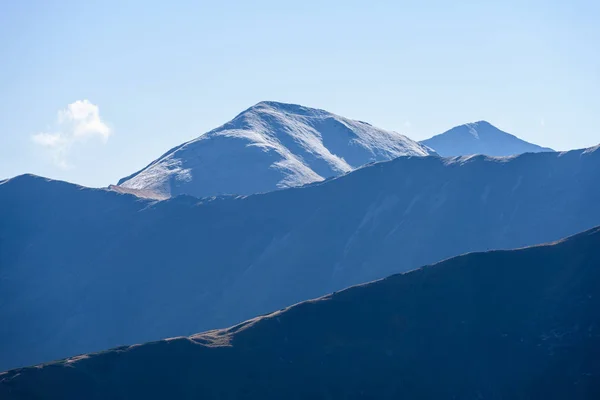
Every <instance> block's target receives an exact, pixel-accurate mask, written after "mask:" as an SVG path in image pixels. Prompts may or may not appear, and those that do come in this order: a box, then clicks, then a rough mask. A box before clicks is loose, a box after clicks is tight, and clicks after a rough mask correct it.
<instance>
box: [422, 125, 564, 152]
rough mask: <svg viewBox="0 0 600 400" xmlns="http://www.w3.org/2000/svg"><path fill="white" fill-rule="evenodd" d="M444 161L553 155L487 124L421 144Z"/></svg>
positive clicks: (456, 130)
mask: <svg viewBox="0 0 600 400" xmlns="http://www.w3.org/2000/svg"><path fill="white" fill-rule="evenodd" d="M421 143H422V144H425V145H426V146H429V147H430V148H432V149H433V150H435V151H436V152H437V153H438V154H439V155H441V156H443V157H450V156H463V155H471V154H486V155H490V156H512V155H516V154H522V153H538V152H543V151H553V150H552V149H549V148H546V147H541V146H538V145H536V144H533V143H529V142H526V141H524V140H522V139H519V138H518V137H516V136H514V135H511V134H510V133H507V132H504V131H502V130H500V129H498V128H496V127H495V126H494V125H492V124H490V123H489V122H487V121H477V122H470V123H467V124H464V125H459V126H456V127H454V128H452V129H450V130H448V131H446V132H444V133H442V134H439V135H436V136H434V137H432V138H430V139H427V140H424V141H422V142H421Z"/></svg>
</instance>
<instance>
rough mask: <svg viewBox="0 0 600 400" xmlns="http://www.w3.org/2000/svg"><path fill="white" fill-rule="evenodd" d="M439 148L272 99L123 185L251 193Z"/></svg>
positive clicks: (169, 192)
mask: <svg viewBox="0 0 600 400" xmlns="http://www.w3.org/2000/svg"><path fill="white" fill-rule="evenodd" d="M429 154H433V151H432V150H431V149H429V148H427V147H426V146H423V145H421V144H419V143H417V142H415V141H413V140H411V139H409V138H407V137H406V136H404V135H401V134H399V133H396V132H391V131H386V130H383V129H379V128H375V127H373V126H371V125H369V124H367V123H365V122H361V121H353V120H350V119H347V118H343V117H340V116H338V115H335V114H331V113H329V112H327V111H323V110H317V109H314V108H308V107H303V106H299V105H295V104H284V103H277V102H272V101H265V102H261V103H258V104H256V105H255V106H253V107H250V108H249V109H247V110H246V111H244V112H242V113H241V114H239V115H238V116H237V117H235V118H234V119H233V120H231V121H230V122H228V123H226V124H225V125H223V126H221V127H219V128H216V129H214V130H212V131H210V132H208V133H206V134H204V135H201V136H200V137H198V138H196V139H194V140H192V141H189V142H187V143H184V144H182V145H180V146H177V147H175V148H173V149H171V150H170V151H168V152H167V153H165V154H164V155H162V156H161V157H160V158H158V159H157V160H155V161H153V162H152V163H150V165H148V166H147V167H146V168H144V169H142V170H141V171H139V172H136V173H135V174H133V175H130V176H128V177H126V178H123V179H121V180H120V181H119V183H118V185H119V186H121V187H123V188H128V189H143V190H146V191H151V192H154V193H156V194H157V196H162V197H165V196H175V195H179V194H188V195H192V196H197V197H205V196H214V195H221V194H252V193H261V192H269V191H272V190H275V189H278V188H286V187H292V186H301V185H304V184H307V183H312V182H318V181H322V180H323V179H325V178H330V177H334V176H338V175H341V174H344V173H346V172H349V171H352V170H353V169H355V168H357V167H360V166H362V165H364V164H367V163H370V162H373V161H384V160H390V159H392V158H396V157H398V156H404V155H413V156H425V155H429Z"/></svg>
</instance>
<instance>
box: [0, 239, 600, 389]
mask: <svg viewBox="0 0 600 400" xmlns="http://www.w3.org/2000/svg"><path fill="white" fill-rule="evenodd" d="M599 266H600V228H595V229H593V230H590V231H587V232H584V233H581V234H579V235H577V236H574V237H571V238H568V239H566V240H562V241H560V242H558V243H555V244H551V245H543V246H537V247H530V248H526V249H521V250H512V251H492V252H487V253H471V254H467V255H464V256H460V257H457V258H453V259H450V260H447V261H444V262H442V263H439V264H436V265H433V266H428V267H424V268H421V269H417V270H414V271H411V272H408V273H405V274H402V275H394V276H391V277H389V278H386V279H383V280H380V281H376V282H373V283H370V284H366V285H361V286H356V287H352V288H350V289H347V290H344V291H341V292H338V293H335V294H333V295H330V296H326V297H323V298H319V299H316V300H311V301H306V302H303V303H300V304H297V305H295V306H293V307H290V308H287V309H285V310H281V311H278V312H274V313H272V314H269V315H266V316H262V317H258V318H254V319H252V320H250V321H246V322H244V323H242V324H240V325H237V326H234V327H232V328H229V329H224V330H217V331H211V332H206V333H202V334H197V335H194V336H191V337H179V338H173V339H169V340H164V341H159V342H154V343H148V344H144V345H136V346H130V347H122V348H118V349H113V350H110V351H106V352H102V353H98V354H90V355H86V356H80V357H75V358H72V359H68V360H64V361H59V362H55V363H51V364H49V365H45V366H40V367H32V368H25V369H18V370H14V371H10V372H7V373H4V374H0V397H2V398H3V399H7V400H9V399H15V400H17V399H33V398H44V399H81V398H86V399H108V398H110V399H133V398H144V399H165V398H177V399H192V398H194V399H196V398H246V399H281V398H286V399H290V398H311V399H316V398H323V399H332V398H336V399H337V398H340V399H342V398H343V399H348V398H359V397H360V398H373V399H374V398H394V399H397V398H409V399H417V398H419V399H421V398H422V399H438V398H443V399H453V398H455V399H488V398H489V399H496V398H497V399H592V398H599V397H600V362H599V360H600V311H599V310H600V296H598V295H597V289H598V287H600V268H599ZM398 268H402V266H398ZM182 305H183V306H186V307H187V305H185V304H182ZM199 315H201V313H200V314H199Z"/></svg>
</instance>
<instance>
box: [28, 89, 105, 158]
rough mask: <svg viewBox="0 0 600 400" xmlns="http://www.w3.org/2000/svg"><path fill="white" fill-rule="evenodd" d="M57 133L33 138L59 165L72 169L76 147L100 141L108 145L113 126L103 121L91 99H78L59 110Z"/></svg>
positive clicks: (43, 134)
mask: <svg viewBox="0 0 600 400" xmlns="http://www.w3.org/2000/svg"><path fill="white" fill-rule="evenodd" d="M57 121H58V122H57V129H56V131H55V132H40V133H36V134H34V135H32V136H31V140H32V141H33V143H35V144H36V145H38V146H41V147H44V148H46V149H48V151H50V152H51V154H52V158H53V160H54V162H55V164H56V165H57V166H59V167H61V168H70V167H71V166H70V165H69V163H68V162H67V155H68V153H69V151H70V150H71V148H72V147H73V145H74V144H76V143H80V142H84V141H87V140H89V139H91V138H98V139H100V140H101V142H102V143H106V142H107V141H108V138H109V137H110V135H111V134H112V130H111V129H110V127H109V126H108V125H107V124H106V123H105V122H104V121H103V120H102V119H101V118H100V110H99V108H98V106H97V105H95V104H92V103H90V102H89V101H88V100H77V101H75V102H73V103H71V104H69V105H68V106H67V107H66V108H65V109H64V110H59V111H58V116H57Z"/></svg>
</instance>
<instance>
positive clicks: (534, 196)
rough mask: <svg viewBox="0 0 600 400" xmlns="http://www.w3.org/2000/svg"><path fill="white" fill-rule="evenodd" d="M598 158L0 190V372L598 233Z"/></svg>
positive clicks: (485, 160)
mask: <svg viewBox="0 0 600 400" xmlns="http://www.w3.org/2000/svg"><path fill="white" fill-rule="evenodd" d="M599 181H600V151H599V149H598V148H592V149H588V150H578V151H571V152H567V153H537V154H532V153H530V154H524V155H521V156H518V157H512V158H490V157H484V156H476V157H459V158H446V159H443V158H439V157H400V158H397V159H395V160H392V161H390V162H383V163H378V164H374V165H371V166H368V167H364V168H361V169H359V170H357V171H354V172H352V173H349V174H347V175H344V176H342V177H339V178H336V179H331V180H328V181H326V182H322V183H316V184H313V185H309V186H305V187H301V188H292V189H288V190H280V191H275V192H271V193H266V194H261V195H252V196H247V197H243V196H242V197H234V196H224V197H216V198H205V199H197V198H193V197H190V196H178V197H175V198H172V199H169V200H165V201H158V202H157V201H153V200H149V199H140V198H137V197H135V196H133V195H130V194H121V193H116V192H113V191H108V190H97V189H86V188H82V187H79V186H75V185H71V184H68V183H64V182H56V181H48V180H45V179H42V178H38V177H33V176H21V177H17V178H14V179H12V180H9V181H5V182H3V183H1V184H0V221H2V223H1V224H0V265H1V269H0V273H1V275H0V278H1V279H0V321H2V322H3V324H2V325H1V326H0V354H2V357H1V358H0V370H5V369H9V368H13V367H18V366H26V365H31V364H36V363H40V362H44V361H50V360H53V359H57V358H63V357H66V356H69V355H74V354H80V353H87V352H92V351H98V350H101V349H105V348H110V347H114V346H118V345H124V344H131V343H140V342H146V341H151V340H156V339H160V338H164V337H169V336H177V335H190V334H192V333H194V332H201V331H204V330H207V329H212V328H221V327H226V326H230V325H232V324H235V323H237V322H240V321H243V320H245V319H248V318H251V317H253V316H255V315H259V314H262V313H265V312H269V311H271V310H275V309H279V308H281V307H284V306H288V305H290V304H294V303H296V302H298V301H302V300H305V299H308V298H314V297H318V296H322V295H324V294H326V293H329V292H332V291H335V290H339V289H341V288H344V287H347V286H350V285H354V284H358V283H362V282H367V281H370V280H373V279H377V278H382V277H385V276H388V275H390V274H393V273H398V272H402V271H407V270H409V269H412V268H416V267H419V266H421V265H425V264H428V263H432V262H436V261H440V260H443V259H445V258H448V257H452V256H455V255H458V254H462V253H466V252H471V251H485V250H488V249H509V248H515V247H520V246H525V245H532V244H536V243H542V242H547V241H553V240H557V239H559V238H561V237H565V236H567V235H571V234H574V233H576V232H580V231H583V230H585V229H589V228H591V227H593V226H596V225H600V207H598V204H600V185H598V182H599Z"/></svg>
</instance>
